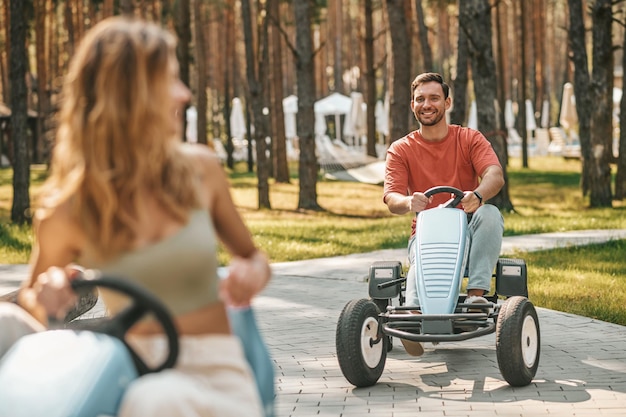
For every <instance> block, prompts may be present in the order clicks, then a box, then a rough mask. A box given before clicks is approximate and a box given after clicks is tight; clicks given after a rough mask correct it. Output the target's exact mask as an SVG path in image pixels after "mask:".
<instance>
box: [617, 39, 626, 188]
mask: <svg viewBox="0 0 626 417" xmlns="http://www.w3.org/2000/svg"><path fill="white" fill-rule="evenodd" d="M622 50H623V51H626V30H625V31H624V38H623V41H622ZM622 68H626V53H622ZM622 91H623V90H622ZM619 114H620V115H626V94H624V93H623V92H622V100H621V101H620V103H619ZM619 127H620V129H619V149H618V152H619V153H618V155H617V174H616V175H615V198H616V199H619V200H623V199H624V198H626V117H624V116H621V117H620V120H619Z"/></svg>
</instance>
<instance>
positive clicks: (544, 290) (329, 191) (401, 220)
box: [0, 157, 626, 325]
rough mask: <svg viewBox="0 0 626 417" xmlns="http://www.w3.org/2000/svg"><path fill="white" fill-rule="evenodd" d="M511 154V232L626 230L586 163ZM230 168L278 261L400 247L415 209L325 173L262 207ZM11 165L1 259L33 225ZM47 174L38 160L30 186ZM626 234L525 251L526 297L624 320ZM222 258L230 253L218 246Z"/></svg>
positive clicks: (21, 256) (617, 205)
mask: <svg viewBox="0 0 626 417" xmlns="http://www.w3.org/2000/svg"><path fill="white" fill-rule="evenodd" d="M529 165H530V167H529V168H527V169H524V168H521V167H520V161H519V160H512V162H511V164H510V166H509V167H508V176H509V193H510V196H511V201H512V202H513V205H514V207H515V211H514V212H513V213H504V218H505V235H507V236H511V235H519V234H528V233H543V232H555V231H566V230H582V229H613V228H615V229H626V205H625V204H624V203H623V202H619V201H615V202H614V208H612V209H589V208H587V206H588V201H587V200H586V199H585V198H583V197H582V195H581V192H580V187H579V181H580V175H579V174H578V170H579V169H580V163H579V162H578V161H573V160H567V161H566V160H564V159H562V158H556V157H546V158H531V159H530V162H529ZM237 168H238V169H237V170H235V171H234V172H231V173H230V178H231V184H232V195H233V198H234V200H235V203H236V205H237V207H238V208H239V210H240V212H241V214H242V216H243V218H244V221H245V222H246V224H247V225H248V227H249V228H250V230H251V232H252V235H253V237H254V239H255V241H256V243H257V245H258V246H260V247H261V248H263V250H265V251H266V252H267V253H268V254H269V256H270V258H271V260H272V261H273V262H282V261H294V260H300V259H311V258H318V257H326V256H337V255H346V254H350V253H361V252H369V251H373V250H379V249H389V248H403V247H405V246H406V241H407V238H408V234H409V228H410V222H411V217H410V215H406V216H395V215H392V214H390V213H389V212H388V211H387V208H386V207H385V205H384V204H383V203H382V199H381V193H382V188H381V187H380V186H376V185H368V184H359V183H347V182H333V181H324V180H323V179H320V182H319V183H318V187H317V192H318V203H319V204H320V205H321V206H322V207H323V208H324V209H325V210H324V211H321V212H310V211H300V210H297V209H296V207H297V202H298V182H297V179H296V178H293V179H292V182H291V183H290V184H272V185H271V194H270V201H271V204H272V210H258V209H257V208H256V207H257V189H256V179H255V176H254V174H250V173H247V172H245V171H244V168H243V166H239V167H237ZM11 175H12V174H11V171H10V170H6V169H4V170H0V220H1V223H0V244H1V246H0V263H23V262H27V261H28V255H29V253H30V245H31V242H32V233H31V230H30V227H27V226H22V227H18V226H14V225H11V224H10V223H9V218H10V208H11V207H10V204H11V195H12V192H11ZM44 177H45V170H44V168H43V167H33V175H32V178H33V187H32V194H36V192H37V189H38V186H39V185H40V184H41V181H42V179H43V178H44ZM624 246H626V243H625V242H623V241H619V242H611V243H607V244H602V245H591V246H587V247H583V248H566V249H556V250H550V251H542V252H533V253H520V254H517V256H519V257H522V258H524V259H526V262H527V264H528V273H529V292H530V298H531V299H532V300H533V302H535V304H536V305H538V306H542V307H547V308H551V309H555V310H560V311H566V312H571V313H575V314H582V315H585V316H588V317H593V318H597V319H600V320H606V321H610V322H614V323H619V324H623V325H626V262H623V259H624V255H623V254H624V253H625V251H624V249H625V247H624ZM219 256H220V262H221V263H222V264H226V263H228V256H227V254H226V253H224V252H223V251H220V255H219Z"/></svg>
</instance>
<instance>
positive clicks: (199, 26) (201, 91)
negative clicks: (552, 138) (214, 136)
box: [194, 0, 213, 147]
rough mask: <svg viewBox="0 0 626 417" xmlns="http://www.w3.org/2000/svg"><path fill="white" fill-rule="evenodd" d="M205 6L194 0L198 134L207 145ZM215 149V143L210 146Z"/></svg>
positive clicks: (200, 140) (199, 140) (199, 139)
mask: <svg viewBox="0 0 626 417" xmlns="http://www.w3.org/2000/svg"><path fill="white" fill-rule="evenodd" d="M203 6H204V4H203V2H201V1H200V0H194V17H195V23H194V28H195V35H196V42H195V63H196V76H197V86H198V92H197V103H196V110H197V113H198V118H197V120H196V132H197V133H196V134H197V136H198V138H197V139H198V143H203V144H205V145H206V144H207V143H208V141H207V119H206V114H207V94H206V57H205V55H204V51H205V48H206V46H205V45H206V42H205V39H204V30H203V28H204V25H205V22H204V7H203ZM210 146H211V147H213V143H211V144H210Z"/></svg>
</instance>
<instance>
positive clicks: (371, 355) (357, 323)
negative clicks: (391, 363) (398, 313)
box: [335, 299, 388, 387]
mask: <svg viewBox="0 0 626 417" xmlns="http://www.w3.org/2000/svg"><path fill="white" fill-rule="evenodd" d="M378 313H379V311H378V307H377V306H376V304H375V303H374V302H373V301H372V300H368V299H359V300H352V301H350V302H349V303H348V304H346V306H345V307H344V308H343V311H342V312H341V315H340V316H339V321H338V322H337V332H336V338H335V345H336V348H337V359H338V360H339V367H340V368H341V372H342V373H343V375H344V376H345V378H346V379H347V380H348V382H350V383H351V384H353V385H355V386H357V387H369V386H371V385H374V384H375V383H376V382H377V381H378V378H380V376H381V375H382V373H383V369H384V368H385V360H386V359H387V346H386V345H387V343H388V341H387V338H386V337H384V335H383V334H382V333H380V331H379V325H380V324H379V322H378Z"/></svg>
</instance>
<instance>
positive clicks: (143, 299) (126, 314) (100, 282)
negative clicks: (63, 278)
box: [69, 276, 178, 375]
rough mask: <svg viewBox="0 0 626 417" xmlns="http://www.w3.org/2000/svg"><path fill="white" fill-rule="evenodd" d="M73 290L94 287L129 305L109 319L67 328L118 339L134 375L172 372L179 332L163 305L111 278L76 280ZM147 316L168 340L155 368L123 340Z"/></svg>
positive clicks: (77, 322) (127, 282) (146, 294)
mask: <svg viewBox="0 0 626 417" xmlns="http://www.w3.org/2000/svg"><path fill="white" fill-rule="evenodd" d="M71 285H72V288H73V289H74V290H78V289H83V288H84V289H91V288H94V287H104V288H109V289H112V290H115V291H117V292H120V293H123V294H126V295H128V296H129V297H130V298H131V300H132V302H131V304H130V305H129V306H128V307H126V308H125V309H124V310H122V311H120V312H119V313H117V314H116V315H114V316H112V317H110V318H108V317H107V318H103V319H98V320H97V322H95V323H90V324H88V325H84V324H82V323H80V322H81V321H82V320H76V321H74V322H71V323H70V326H69V327H70V328H75V329H80V330H91V331H95V332H99V333H104V334H107V335H109V336H113V337H116V338H118V339H120V340H121V341H122V342H123V343H124V345H126V347H127V348H128V351H129V353H130V355H131V356H132V358H133V361H134V363H135V367H136V368H137V372H138V373H139V374H140V375H144V374H147V373H151V372H159V371H161V370H163V369H166V368H171V367H173V366H174V365H175V364H176V359H177V357H178V332H177V330H176V326H175V325H174V321H173V319H172V316H171V315H170V313H169V312H168V311H167V309H166V307H165V306H164V305H163V303H162V302H161V301H160V300H159V299H158V298H157V297H155V296H154V295H152V294H151V293H150V292H148V291H147V290H145V289H144V288H142V287H140V286H138V285H137V284H134V283H132V282H130V281H128V280H125V279H120V278H114V277H110V276H99V277H96V278H93V279H82V278H78V279H75V280H72V282H71ZM148 313H152V314H154V316H155V317H156V319H157V321H158V322H159V324H160V326H161V328H162V329H163V331H164V332H165V336H166V337H167V341H168V347H169V352H168V356H167V357H166V358H165V360H164V361H163V362H162V363H161V364H160V365H158V366H156V367H149V366H148V365H147V364H146V363H145V362H144V360H143V359H141V357H139V355H138V354H137V353H136V352H135V351H134V350H133V349H132V347H131V346H129V344H128V343H127V342H126V341H125V340H124V336H125V335H126V332H127V331H128V330H129V329H130V328H131V327H132V326H133V325H134V324H135V323H137V322H138V321H139V319H141V318H143V317H144V316H145V315H147V314H148Z"/></svg>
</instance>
